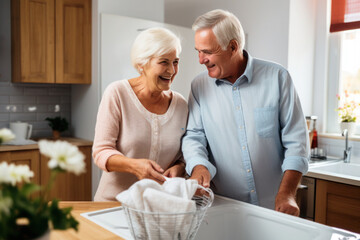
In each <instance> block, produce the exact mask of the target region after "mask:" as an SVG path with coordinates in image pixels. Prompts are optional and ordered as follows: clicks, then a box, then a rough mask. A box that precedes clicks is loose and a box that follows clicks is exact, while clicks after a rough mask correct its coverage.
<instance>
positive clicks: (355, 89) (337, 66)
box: [326, 0, 360, 134]
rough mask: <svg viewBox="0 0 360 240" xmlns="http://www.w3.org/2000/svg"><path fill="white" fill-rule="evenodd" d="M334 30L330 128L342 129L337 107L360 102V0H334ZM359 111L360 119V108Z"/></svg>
mask: <svg viewBox="0 0 360 240" xmlns="http://www.w3.org/2000/svg"><path fill="white" fill-rule="evenodd" d="M330 32H331V34H330V36H329V56H328V57H329V58H328V59H329V62H328V94H327V100H328V101H327V114H326V115H327V118H326V119H327V124H326V125H327V129H326V131H327V132H330V133H332V132H339V130H340V129H339V124H338V122H340V117H339V116H338V112H336V111H335V110H336V109H338V107H339V106H341V107H342V106H343V105H344V100H346V101H347V102H350V103H351V102H352V103H354V102H355V103H360V0H332V1H331V25H330ZM337 94H338V95H340V101H338V99H337V98H336V95H337ZM345 96H346V98H345ZM356 111H357V112H356ZM356 111H355V112H354V114H355V115H357V122H360V115H359V113H360V109H359V108H357V110H356ZM357 134H360V127H358V129H357Z"/></svg>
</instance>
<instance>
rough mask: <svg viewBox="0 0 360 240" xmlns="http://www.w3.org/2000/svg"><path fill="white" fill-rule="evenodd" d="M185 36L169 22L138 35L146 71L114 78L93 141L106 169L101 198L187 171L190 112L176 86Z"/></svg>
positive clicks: (137, 49)
mask: <svg viewBox="0 0 360 240" xmlns="http://www.w3.org/2000/svg"><path fill="white" fill-rule="evenodd" d="M180 52H181V45H180V40H179V39H178V37H176V36H175V35H174V34H173V33H172V32H171V31H169V30H167V29H164V28H150V29H148V30H146V31H143V32H142V33H140V34H139V35H138V37H137V38H136V39H135V42H134V44H133V47H132V50H131V60H132V64H133V66H134V67H135V69H137V71H138V72H139V74H140V76H138V77H135V78H132V79H124V80H120V81H116V82H113V83H112V84H110V85H109V86H108V87H107V89H106V90H105V92H104V95H103V98H102V100H101V103H100V106H99V111H98V116H97V122H96V128H95V139H94V146H93V158H94V160H95V163H96V164H97V165H98V166H99V167H100V168H101V169H102V170H104V172H103V174H102V177H101V180H100V184H99V187H98V189H97V192H96V195H95V201H113V200H115V196H116V195H117V194H118V193H120V192H121V191H123V190H126V189H127V188H129V187H130V186H131V185H132V184H133V183H134V182H136V181H137V180H140V179H144V178H150V179H153V180H155V181H157V182H160V183H161V182H163V181H165V178H164V176H166V177H178V176H183V175H184V173H185V166H184V165H185V164H184V162H183V158H182V153H181V149H180V144H181V137H182V136H183V134H184V133H185V129H186V121H187V115H188V108H187V103H186V101H185V99H184V98H183V96H181V95H180V94H179V93H177V92H175V91H172V90H170V85H171V83H172V82H173V80H174V78H175V76H176V74H177V72H178V68H179V67H178V64H179V54H180Z"/></svg>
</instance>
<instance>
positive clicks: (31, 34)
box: [11, 0, 91, 84]
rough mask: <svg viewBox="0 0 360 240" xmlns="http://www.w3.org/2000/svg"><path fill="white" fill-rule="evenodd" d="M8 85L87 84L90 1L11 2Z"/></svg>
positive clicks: (43, 0)
mask: <svg viewBox="0 0 360 240" xmlns="http://www.w3.org/2000/svg"><path fill="white" fill-rule="evenodd" d="M11 15H12V17H11V21H12V22H11V28H12V40H11V46H12V81H13V82H23V83H66V84H90V83H91V0H12V1H11Z"/></svg>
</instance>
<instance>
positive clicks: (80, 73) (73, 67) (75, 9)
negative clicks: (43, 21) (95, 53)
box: [55, 0, 91, 84]
mask: <svg viewBox="0 0 360 240" xmlns="http://www.w3.org/2000/svg"><path fill="white" fill-rule="evenodd" d="M55 9H56V13H55V16H56V21H55V26H56V27H55V29H56V51H55V52H56V68H55V69H56V82H57V83H80V84H90V83H91V0H56V7H55Z"/></svg>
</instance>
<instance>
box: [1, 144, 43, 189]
mask: <svg viewBox="0 0 360 240" xmlns="http://www.w3.org/2000/svg"><path fill="white" fill-rule="evenodd" d="M39 157H40V155H39V151H38V150H25V151H9V152H0V162H2V161H6V162H8V164H11V163H13V164H17V165H18V164H21V165H28V166H29V168H30V170H31V171H33V172H34V177H33V178H32V181H33V182H34V183H36V184H39V183H40V161H39Z"/></svg>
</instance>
